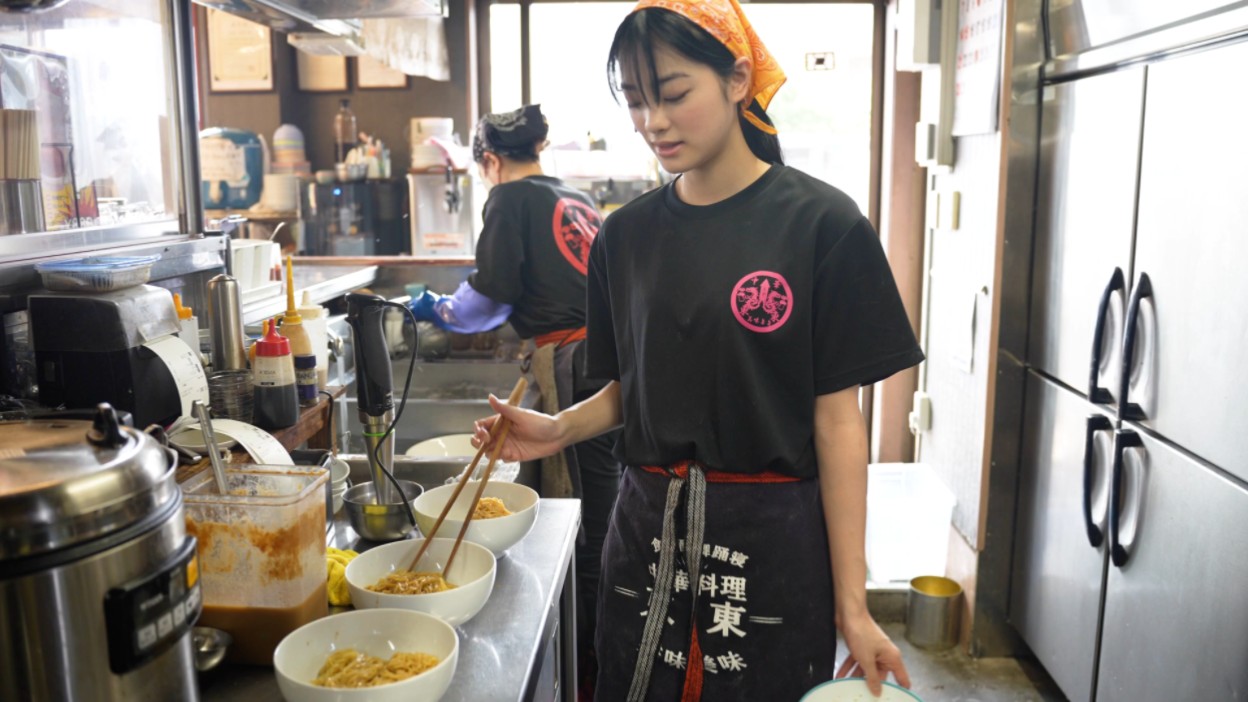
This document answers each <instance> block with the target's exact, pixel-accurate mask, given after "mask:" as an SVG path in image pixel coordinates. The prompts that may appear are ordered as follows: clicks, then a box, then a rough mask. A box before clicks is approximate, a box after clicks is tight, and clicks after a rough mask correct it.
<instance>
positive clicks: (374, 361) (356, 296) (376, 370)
mask: <svg viewBox="0 0 1248 702" xmlns="http://www.w3.org/2000/svg"><path fill="white" fill-rule="evenodd" d="M385 313H386V300H385V298H383V297H380V296H378V295H363V294H360V293H351V294H349V295H347V324H349V325H351V335H352V336H353V337H354V341H355V387H356V394H357V395H358V396H359V403H360V411H361V412H363V413H365V414H367V415H368V416H370V417H380V416H381V415H383V414H385V413H386V412H388V411H390V410H392V409H394V397H393V393H394V376H393V375H392V372H391V370H390V352H389V350H388V348H387V346H386V333H385V329H384V327H383V325H382V320H383V319H384V318H385Z"/></svg>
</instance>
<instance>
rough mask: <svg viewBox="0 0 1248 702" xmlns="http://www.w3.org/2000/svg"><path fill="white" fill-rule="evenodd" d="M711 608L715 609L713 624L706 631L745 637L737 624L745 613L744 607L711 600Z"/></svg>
mask: <svg viewBox="0 0 1248 702" xmlns="http://www.w3.org/2000/svg"><path fill="white" fill-rule="evenodd" d="M711 609H713V610H715V626H713V627H711V628H710V629H707V630H706V633H708V634H719V633H723V635H724V636H725V637H727V636H728V635H729V634H736V635H737V636H740V637H743V638H744V637H745V632H744V631H743V630H741V629H740V628H739V627H738V626H737V625H738V624H740V623H741V615H742V614H744V613H745V607H734V606H733V605H732V603H731V602H712V603H711ZM724 667H725V668H726V667H727V666H724Z"/></svg>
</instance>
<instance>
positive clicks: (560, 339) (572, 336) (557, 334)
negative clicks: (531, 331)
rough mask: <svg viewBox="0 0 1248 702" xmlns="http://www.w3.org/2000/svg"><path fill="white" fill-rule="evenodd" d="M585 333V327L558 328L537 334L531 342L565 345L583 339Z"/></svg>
mask: <svg viewBox="0 0 1248 702" xmlns="http://www.w3.org/2000/svg"><path fill="white" fill-rule="evenodd" d="M587 334H588V330H587V329H586V328H585V327H579V328H577V329H560V330H559V331H553V332H550V333H548V334H538V335H537V336H535V337H533V343H535V344H537V345H538V346H549V345H550V344H555V345H557V346H566V345H567V344H571V343H573V342H576V341H583V340H584V339H585V337H586V335H587Z"/></svg>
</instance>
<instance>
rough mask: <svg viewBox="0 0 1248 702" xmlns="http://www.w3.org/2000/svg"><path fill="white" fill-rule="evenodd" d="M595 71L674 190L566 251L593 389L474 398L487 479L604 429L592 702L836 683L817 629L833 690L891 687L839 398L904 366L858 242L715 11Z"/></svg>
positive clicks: (669, 9) (779, 692) (859, 427)
mask: <svg viewBox="0 0 1248 702" xmlns="http://www.w3.org/2000/svg"><path fill="white" fill-rule="evenodd" d="M609 68H610V73H611V75H612V77H613V87H614V88H615V89H616V90H617V91H618V92H620V93H622V94H623V95H624V97H625V100H626V101H627V103H628V109H629V113H630V114H631V116H632V119H633V124H634V126H635V127H636V129H637V131H638V133H640V134H641V135H642V136H643V137H644V138H645V139H646V141H647V143H648V144H649V145H650V146H651V147H652V149H653V150H654V153H655V154H656V155H657V156H658V158H659V160H660V162H661V163H662V165H663V167H664V168H665V169H666V170H668V171H669V172H672V173H678V174H681V175H680V177H679V178H678V179H677V180H676V181H675V182H674V183H672V184H670V185H668V186H665V187H663V188H661V189H659V190H657V191H655V192H652V193H649V194H647V195H645V196H643V197H641V198H638V199H637V200H635V201H633V202H632V203H630V204H629V205H627V206H625V207H624V208H622V209H620V210H619V211H617V212H615V213H614V214H612V215H611V218H610V219H609V220H608V221H607V223H606V226H605V227H604V229H603V231H602V232H601V233H600V234H599V236H598V238H597V240H596V241H595V242H594V246H593V250H592V252H591V254H590V270H589V303H588V311H589V341H588V344H589V370H590V373H591V374H593V375H596V376H599V377H603V378H608V379H610V380H611V381H612V382H611V383H609V384H608V385H607V387H606V388H604V389H603V390H602V392H600V393H599V394H597V395H596V396H595V397H593V398H592V399H590V400H588V401H586V402H583V403H581V404H579V405H577V406H575V407H572V408H569V409H567V410H564V411H563V412H561V413H559V414H558V415H557V416H554V417H550V416H543V415H537V414H534V413H531V412H525V411H522V410H516V409H513V408H509V407H504V406H502V404H501V403H499V402H497V401H496V400H492V403H493V405H494V409H495V410H496V411H498V412H499V413H500V414H502V415H503V416H506V417H508V418H509V419H511V420H512V421H514V422H515V425H514V428H513V429H512V430H511V433H510V436H509V438H508V440H507V444H506V445H505V446H504V451H503V454H504V455H505V456H507V457H508V458H511V459H516V458H519V457H531V456H538V455H543V454H545V453H548V452H551V451H557V450H559V449H560V448H561V447H563V446H566V445H568V444H570V443H575V442H577V441H582V440H584V439H585V438H586V437H589V436H594V435H596V434H598V433H600V432H603V431H606V430H608V429H611V428H613V427H616V426H622V429H623V430H622V433H621V436H620V440H619V442H618V443H617V445H616V455H617V456H619V457H620V459H621V460H622V462H623V463H624V464H625V465H626V466H627V468H626V470H625V472H624V478H623V485H622V487H621V491H620V496H619V499H618V501H617V503H616V508H615V510H614V512H613V513H612V518H611V525H610V530H609V532H608V535H607V543H606V547H605V549H604V551H603V571H602V581H601V588H600V591H599V602H598V607H599V609H598V612H599V622H598V639H597V647H598V656H599V665H600V672H599V678H598V686H597V699H598V700H599V702H610V701H612V700H630V701H634V700H636V701H640V700H647V699H648V700H675V699H682V700H697V699H703V700H714V701H716V702H719V701H721V700H754V701H757V700H777V701H781V700H783V701H786V702H787V701H789V700H798V699H799V698H800V697H801V696H802V695H803V693H805V692H806V691H807V690H809V689H810V688H812V687H814V686H815V685H817V684H819V683H821V682H824V681H826V680H829V679H831V678H833V677H834V674H837V673H838V671H835V670H834V666H835V663H834V661H835V656H836V630H837V629H839V630H840V632H841V634H842V635H843V636H844V639H845V641H846V644H847V645H848V648H849V653H850V656H849V659H848V660H847V661H846V663H845V665H844V666H842V669H841V671H839V674H845V673H849V672H856V673H859V674H865V676H866V677H867V678H868V681H869V685H870V686H871V688H872V689H873V690H875V691H878V690H879V689H880V680H881V679H883V678H885V677H887V675H888V674H889V673H892V674H894V675H895V676H896V678H897V679H898V680H899V681H900V682H901V683H902V684H903V685H909V678H908V675H907V673H906V670H905V666H904V665H903V664H902V661H901V656H900V654H899V652H898V650H897V648H896V647H895V646H894V645H893V644H892V642H891V641H889V639H888V637H887V636H886V635H885V634H884V633H883V632H882V631H881V630H880V628H879V626H877V625H876V623H875V621H874V620H873V619H872V618H871V615H870V614H869V613H868V612H867V608H866V591H865V583H866V564H865V560H866V559H865V554H864V543H863V538H864V531H865V515H866V482H867V473H866V464H867V442H866V432H865V427H864V422H863V418H862V416H861V414H860V412H859V408H858V388H859V387H860V386H862V385H865V384H869V383H874V382H876V381H878V380H881V379H883V378H885V377H887V376H889V375H891V374H893V373H895V372H897V371H899V370H902V369H904V368H907V367H910V366H912V365H915V364H917V363H919V362H920V361H921V360H922V359H923V354H922V352H921V351H920V349H919V347H918V345H917V343H916V341H915V338H914V334H913V332H912V331H911V327H910V324H909V322H908V321H907V319H906V315H905V312H904V310H903V307H902V304H901V300H900V298H899V295H898V294H897V289H896V284H895V282H894V281H893V278H892V274H891V272H890V270H889V268H888V263H887V261H886V259H885V257H884V253H883V250H882V248H881V247H880V244H879V241H878V238H877V236H876V234H875V232H874V230H873V229H872V227H871V225H870V224H869V223H868V222H867V220H866V219H865V218H864V217H863V216H862V215H861V214H860V213H859V211H858V209H857V207H856V206H855V205H854V203H853V201H852V200H850V199H849V198H848V197H847V196H846V195H844V194H843V193H841V192H840V191H838V190H836V189H835V188H833V187H831V186H829V185H827V184H824V183H822V182H820V181H818V180H815V179H814V178H811V177H810V176H807V175H805V174H803V173H801V172H799V171H796V170H794V169H792V168H787V167H785V166H784V165H783V163H782V159H781V153H780V148H779V142H778V140H777V138H776V135H775V129H774V127H772V125H771V123H770V121H769V119H768V118H767V116H766V113H765V109H766V107H767V105H768V103H769V102H770V99H771V97H772V96H773V95H774V94H775V92H776V90H778V89H779V87H780V86H781V84H782V83H783V81H784V74H783V73H782V72H781V70H780V68H779V66H777V65H776V63H775V62H774V60H773V59H772V58H771V57H770V55H769V54H768V53H767V50H766V48H765V47H764V46H763V44H762V42H761V41H760V40H759V39H758V37H757V36H756V35H755V33H754V32H753V30H752V29H751V28H750V25H749V23H748V21H746V19H745V17H744V15H743V13H742V11H741V8H740V7H739V6H738V5H737V3H736V1H735V0H713V1H709V2H707V1H703V2H675V1H666V0H645V1H643V2H641V3H640V4H639V5H638V6H637V8H636V10H635V11H634V12H633V13H632V14H630V15H629V17H628V18H627V19H626V20H625V21H624V23H623V24H622V25H621V26H620V28H619V30H618V31H617V33H616V35H615V41H614V43H613V45H612V47H611V54H610V64H609ZM496 421H497V416H496V417H493V418H489V419H484V420H481V421H480V422H478V426H477V431H476V435H475V437H474V441H475V442H477V443H478V444H479V443H481V442H487V443H488V442H489V441H490V434H489V430H490V428H491V427H493V425H494V423H495V422H496Z"/></svg>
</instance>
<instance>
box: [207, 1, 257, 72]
mask: <svg viewBox="0 0 1248 702" xmlns="http://www.w3.org/2000/svg"><path fill="white" fill-rule="evenodd" d="M208 89H209V90H211V91H212V92H214V93H251V92H266V91H269V90H272V89H273V38H272V34H271V32H270V30H269V28H268V27H265V26H263V25H259V24H256V23H255V22H249V21H247V20H245V19H243V18H241V17H235V16H234V15H231V14H229V13H228V12H221V11H219V10H213V9H211V8H210V9H209V10H208Z"/></svg>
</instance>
